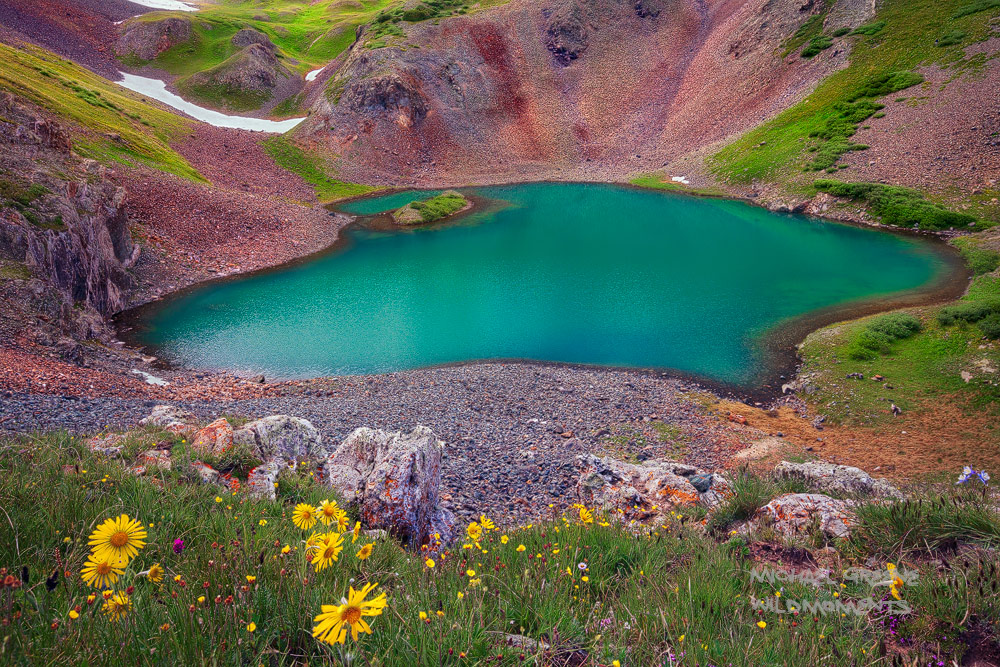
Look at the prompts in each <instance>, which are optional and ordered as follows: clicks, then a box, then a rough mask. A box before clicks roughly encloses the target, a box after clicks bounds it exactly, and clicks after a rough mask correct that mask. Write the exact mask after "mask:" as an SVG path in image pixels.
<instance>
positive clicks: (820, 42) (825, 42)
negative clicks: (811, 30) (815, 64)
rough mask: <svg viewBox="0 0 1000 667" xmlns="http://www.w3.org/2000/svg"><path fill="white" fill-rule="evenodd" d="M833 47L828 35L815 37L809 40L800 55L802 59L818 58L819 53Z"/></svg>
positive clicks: (831, 39)
mask: <svg viewBox="0 0 1000 667" xmlns="http://www.w3.org/2000/svg"><path fill="white" fill-rule="evenodd" d="M831 46H833V38H832V37H830V36H829V35H816V36H815V37H813V38H812V39H810V40H809V43H808V44H807V45H806V48H804V49H802V53H801V54H800V55H801V56H802V57H803V58H813V57H815V56H818V55H819V53H820V52H821V51H825V50H827V49H828V48H830V47H831Z"/></svg>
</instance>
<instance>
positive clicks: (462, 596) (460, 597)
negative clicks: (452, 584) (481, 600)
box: [458, 591, 465, 600]
mask: <svg viewBox="0 0 1000 667" xmlns="http://www.w3.org/2000/svg"><path fill="white" fill-rule="evenodd" d="M464 597H465V593H463V592H462V591H459V592H458V599H459V600H461V599H462V598H464Z"/></svg>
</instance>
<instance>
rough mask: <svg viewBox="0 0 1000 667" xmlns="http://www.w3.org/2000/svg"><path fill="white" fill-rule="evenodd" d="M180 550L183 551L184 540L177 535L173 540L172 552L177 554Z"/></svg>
mask: <svg viewBox="0 0 1000 667" xmlns="http://www.w3.org/2000/svg"><path fill="white" fill-rule="evenodd" d="M182 551H184V540H182V539H181V538H179V537H178V538H177V539H176V540H174V553H175V554H179V553H180V552H182Z"/></svg>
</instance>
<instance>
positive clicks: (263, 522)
mask: <svg viewBox="0 0 1000 667" xmlns="http://www.w3.org/2000/svg"><path fill="white" fill-rule="evenodd" d="M257 525H259V526H266V525H267V519H261V520H260V521H258V522H257Z"/></svg>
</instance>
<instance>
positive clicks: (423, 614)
mask: <svg viewBox="0 0 1000 667" xmlns="http://www.w3.org/2000/svg"><path fill="white" fill-rule="evenodd" d="M417 615H418V616H419V617H420V620H421V621H426V620H427V612H426V611H422V612H420V613H419V614H417Z"/></svg>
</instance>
